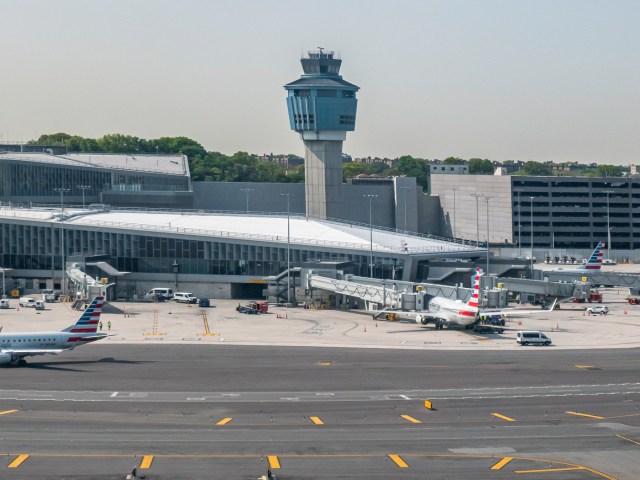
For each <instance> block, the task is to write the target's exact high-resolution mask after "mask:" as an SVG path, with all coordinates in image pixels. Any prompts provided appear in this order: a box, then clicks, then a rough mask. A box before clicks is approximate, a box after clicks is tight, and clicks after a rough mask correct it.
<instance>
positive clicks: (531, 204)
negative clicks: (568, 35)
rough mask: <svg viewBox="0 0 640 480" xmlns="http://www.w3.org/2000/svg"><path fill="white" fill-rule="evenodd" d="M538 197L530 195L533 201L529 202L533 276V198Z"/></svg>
mask: <svg viewBox="0 0 640 480" xmlns="http://www.w3.org/2000/svg"><path fill="white" fill-rule="evenodd" d="M534 198H536V197H529V199H530V200H531V203H530V204H529V209H530V214H531V218H530V219H529V221H530V222H531V232H530V233H531V277H532V278H533V199H534Z"/></svg>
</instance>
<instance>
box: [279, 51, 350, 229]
mask: <svg viewBox="0 0 640 480" xmlns="http://www.w3.org/2000/svg"><path fill="white" fill-rule="evenodd" d="M300 63H302V69H303V70H304V75H302V76H301V77H300V78H299V79H298V80H295V81H293V82H291V83H289V84H287V85H285V87H284V88H285V89H286V90H287V108H288V110H289V125H290V126H291V129H292V130H295V131H296V132H298V133H299V134H300V138H301V139H302V141H303V142H304V146H305V161H304V167H305V200H306V212H307V215H309V216H312V217H317V218H338V217H339V216H340V215H339V212H340V211H341V209H342V142H343V141H344V140H345V139H346V137H347V132H351V131H353V130H355V126H356V109H357V106H358V100H357V99H356V92H357V91H358V90H359V87H357V86H356V85H353V84H352V83H349V82H347V81H346V80H344V79H343V78H342V77H341V76H340V75H339V72H340V65H341V63H342V60H340V59H339V58H335V57H334V52H326V51H324V50H323V49H320V50H318V51H316V52H309V53H308V56H307V57H303V58H302V59H301V60H300Z"/></svg>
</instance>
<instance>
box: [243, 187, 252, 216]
mask: <svg viewBox="0 0 640 480" xmlns="http://www.w3.org/2000/svg"><path fill="white" fill-rule="evenodd" d="M254 190H255V188H241V189H240V191H242V192H244V193H246V194H247V213H249V194H250V193H251V192H253V191H254Z"/></svg>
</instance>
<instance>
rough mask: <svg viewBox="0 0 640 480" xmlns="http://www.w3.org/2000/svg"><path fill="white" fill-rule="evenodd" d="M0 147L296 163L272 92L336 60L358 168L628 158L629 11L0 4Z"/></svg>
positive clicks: (518, 1) (632, 73)
mask: <svg viewBox="0 0 640 480" xmlns="http://www.w3.org/2000/svg"><path fill="white" fill-rule="evenodd" d="M0 7H1V11H2V13H1V14H0V40H1V45H2V48H1V49H0V68H1V70H0V95H1V98H2V102H1V104H0V140H2V141H7V140H29V139H31V138H34V137H36V136H38V135H40V134H41V133H53V132H57V131H65V132H67V133H71V134H77V135H82V136H88V137H99V136H101V135H104V134H106V133H125V134H131V135H137V136H140V137H145V138H155V137H159V136H175V135H185V136H188V137H191V138H193V139H195V140H197V141H199V142H200V143H202V144H203V145H204V146H205V147H206V148H207V149H209V150H217V151H221V152H224V153H233V152H235V151H238V150H245V151H249V152H252V153H258V154H261V153H269V152H274V153H297V154H302V153H303V148H302V142H301V141H300V140H299V138H298V135H297V134H296V133H295V132H292V131H290V130H289V125H288V120H287V113H286V103H285V91H284V89H283V88H282V86H283V85H284V84H286V83H288V82H290V81H292V80H295V79H296V78H298V77H299V76H300V74H301V73H302V69H301V67H300V63H299V58H300V55H301V52H303V51H306V50H309V49H315V47H317V46H322V47H325V48H328V49H333V50H336V51H337V52H339V53H340V54H341V56H342V59H343V64H342V71H341V73H342V74H343V76H344V78H345V79H346V80H348V81H350V82H352V83H355V84H356V85H358V86H360V87H361V90H360V93H359V105H358V118H357V124H356V131H355V132H353V133H350V134H349V135H348V138H347V142H346V143H345V146H344V150H345V151H346V152H347V153H350V154H352V155H354V156H364V155H372V156H376V155H377V156H388V157H396V156H399V155H403V154H410V155H414V156H420V157H425V158H445V157H447V156H451V155H453V156H459V157H463V158H469V157H474V156H477V157H484V158H491V159H494V160H505V159H521V160H538V161H546V160H554V161H566V160H578V161H583V162H592V161H595V162H604V163H616V164H627V163H637V162H638V161H640V135H639V134H638V126H639V125H640V82H639V79H640V51H639V50H640V29H639V28H638V20H639V19H640V2H638V1H622V0H619V1H615V0H605V1H588V0H575V1H560V0H553V1H545V0H533V1H528V0H477V1H469V0H468V1H465V0H459V1H455V0H441V1H427V0H419V1H409V0H406V1H402V0H394V1H389V0H387V1H373V0H370V1H364V0H363V1H349V0H340V1H334V0H322V1H317V0H313V1H311V0H310V1H305V0H291V1H290V0H279V1H276V0H272V1H266V0H262V1H258V0H256V1H240V0H229V1H222V0H210V1H205V0H202V1H196V0H180V1H159V0H153V1H150V0H135V1H131V0H122V1H107V0H101V1H98V0H96V1H86V0H56V1H49V0H43V1H32V0H0Z"/></svg>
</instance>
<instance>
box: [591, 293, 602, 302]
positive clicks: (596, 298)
mask: <svg viewBox="0 0 640 480" xmlns="http://www.w3.org/2000/svg"><path fill="white" fill-rule="evenodd" d="M588 300H589V303H591V302H598V303H602V294H601V293H600V292H594V291H592V292H590V293H589V299H588Z"/></svg>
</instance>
